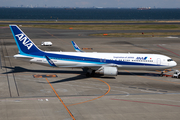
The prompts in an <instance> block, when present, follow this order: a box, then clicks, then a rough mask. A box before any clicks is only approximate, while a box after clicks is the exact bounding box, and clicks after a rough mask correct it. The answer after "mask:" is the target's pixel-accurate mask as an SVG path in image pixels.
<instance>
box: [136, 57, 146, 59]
mask: <svg viewBox="0 0 180 120" xmlns="http://www.w3.org/2000/svg"><path fill="white" fill-rule="evenodd" d="M136 59H137V60H146V59H147V57H137V58H136Z"/></svg>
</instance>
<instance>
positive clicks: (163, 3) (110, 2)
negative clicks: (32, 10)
mask: <svg viewBox="0 0 180 120" xmlns="http://www.w3.org/2000/svg"><path fill="white" fill-rule="evenodd" d="M21 5H23V6H24V7H27V6H33V7H34V6H38V7H44V6H45V5H46V6H47V7H53V6H56V7H93V6H94V7H120V8H132V7H152V8H154V7H156V8H180V0H0V7H2V6H13V7H17V6H21Z"/></svg>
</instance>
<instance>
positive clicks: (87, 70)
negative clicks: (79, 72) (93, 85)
mask: <svg viewBox="0 0 180 120" xmlns="http://www.w3.org/2000/svg"><path fill="white" fill-rule="evenodd" d="M83 71H84V72H85V73H86V77H92V76H94V74H95V70H92V69H88V68H84V69H83Z"/></svg>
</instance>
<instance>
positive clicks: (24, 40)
mask: <svg viewBox="0 0 180 120" xmlns="http://www.w3.org/2000/svg"><path fill="white" fill-rule="evenodd" d="M16 37H18V39H19V41H21V42H22V44H23V45H24V46H26V47H27V49H28V50H29V49H30V48H31V47H32V46H33V43H31V42H30V41H29V40H28V38H27V37H26V36H25V35H24V34H18V35H16Z"/></svg>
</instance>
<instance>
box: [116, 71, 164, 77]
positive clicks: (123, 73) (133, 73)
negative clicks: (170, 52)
mask: <svg viewBox="0 0 180 120" xmlns="http://www.w3.org/2000/svg"><path fill="white" fill-rule="evenodd" d="M118 75H130V76H136V75H140V76H154V77H159V76H160V75H161V74H160V73H149V72H143V73H142V72H119V73H118Z"/></svg>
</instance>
